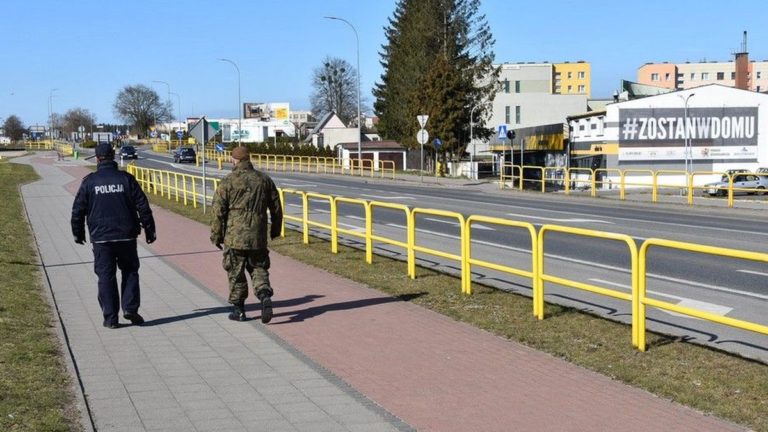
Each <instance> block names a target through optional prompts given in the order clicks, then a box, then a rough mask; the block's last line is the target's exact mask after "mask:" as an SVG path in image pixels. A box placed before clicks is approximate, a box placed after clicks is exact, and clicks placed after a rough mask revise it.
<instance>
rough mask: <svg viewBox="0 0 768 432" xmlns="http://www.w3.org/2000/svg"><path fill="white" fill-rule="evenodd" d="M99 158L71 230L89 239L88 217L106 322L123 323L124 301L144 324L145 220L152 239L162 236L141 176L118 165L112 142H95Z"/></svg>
mask: <svg viewBox="0 0 768 432" xmlns="http://www.w3.org/2000/svg"><path fill="white" fill-rule="evenodd" d="M96 159H97V161H98V166H97V168H96V172H94V173H91V174H88V175H87V176H85V178H84V179H83V182H82V183H81V184H80V189H79V190H78V191H77V195H76V196H75V201H74V203H73V204H72V219H71V223H72V235H73V236H74V237H75V243H77V244H85V227H84V225H85V222H87V223H88V231H89V233H90V238H91V243H93V267H94V272H95V273H96V275H97V276H98V279H99V281H98V287H99V295H98V299H99V305H101V310H102V313H103V315H104V323H103V325H104V327H107V328H110V329H116V328H118V327H119V324H118V313H119V312H120V304H121V303H122V308H123V318H125V319H127V320H129V321H130V322H131V323H132V324H133V325H141V324H143V323H144V318H142V316H141V315H139V306H140V302H141V296H140V291H139V257H138V254H137V252H136V237H138V235H139V234H140V233H141V227H142V226H143V227H144V233H145V235H146V241H147V244H150V243H152V242H154V241H155V240H156V238H157V237H156V235H155V220H154V218H153V217H152V210H151V209H150V208H149V202H148V201H147V196H146V195H144V192H143V191H142V190H141V187H139V184H138V182H136V179H135V178H134V177H133V176H132V175H130V174H128V173H126V172H124V171H120V170H119V169H117V163H116V162H115V150H114V149H113V148H112V145H110V144H109V143H101V144H99V145H98V146H96ZM117 268H119V269H120V275H121V277H122V283H121V285H120V292H119V293H118V291H117V278H116V277H115V272H116V269H117ZM121 293H122V299H121ZM121 300H122V302H121Z"/></svg>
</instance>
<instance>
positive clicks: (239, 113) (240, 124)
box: [219, 58, 243, 146]
mask: <svg viewBox="0 0 768 432" xmlns="http://www.w3.org/2000/svg"><path fill="white" fill-rule="evenodd" d="M219 61H223V62H227V63H229V64H231V65H232V66H234V67H235V70H237V145H238V146H242V145H243V122H242V120H241V118H242V110H243V102H242V100H241V99H240V68H239V67H237V63H235V62H233V61H232V60H230V59H225V58H220V59H219Z"/></svg>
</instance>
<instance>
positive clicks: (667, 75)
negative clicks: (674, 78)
mask: <svg viewBox="0 0 768 432" xmlns="http://www.w3.org/2000/svg"><path fill="white" fill-rule="evenodd" d="M669 78H670V76H669V73H665V74H664V81H669Z"/></svg>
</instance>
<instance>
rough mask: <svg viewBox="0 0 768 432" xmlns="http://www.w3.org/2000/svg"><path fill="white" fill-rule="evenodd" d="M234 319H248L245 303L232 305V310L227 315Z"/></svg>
mask: <svg viewBox="0 0 768 432" xmlns="http://www.w3.org/2000/svg"><path fill="white" fill-rule="evenodd" d="M227 318H229V319H230V320H232V321H241V322H242V321H246V320H247V319H248V318H247V317H246V316H245V305H244V304H243V303H241V304H236V305H233V306H232V312H230V313H229V316H228V317H227Z"/></svg>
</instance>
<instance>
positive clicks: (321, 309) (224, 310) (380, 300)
mask: <svg viewBox="0 0 768 432" xmlns="http://www.w3.org/2000/svg"><path fill="white" fill-rule="evenodd" d="M426 294H427V293H425V292H420V293H414V294H403V295H400V296H397V297H377V298H371V299H361V300H354V301H348V302H341V303H332V304H326V305H322V306H316V307H309V308H307V309H303V310H300V311H295V312H284V313H276V314H274V316H275V317H281V316H282V317H286V316H287V317H290V318H288V321H285V322H283V323H274V322H273V324H286V323H290V322H300V321H304V320H306V319H309V318H313V317H316V316H318V315H320V314H324V313H326V312H333V311H340V310H348V309H356V308H361V307H367V306H375V305H379V304H386V303H392V302H397V301H411V300H412V299H415V298H418V297H421V296H423V295H426ZM322 297H324V296H321V295H315V294H309V295H305V296H303V297H297V298H293V299H286V300H273V301H272V307H273V308H274V309H276V310H278V311H279V310H280V309H282V308H290V307H294V306H299V305H303V304H307V303H310V302H313V301H315V300H316V299H319V298H322ZM245 310H246V312H251V313H252V312H258V311H261V305H260V304H259V303H251V304H247V305H246V306H245ZM231 311H232V306H231V305H227V306H216V307H211V308H204V309H195V310H194V311H192V312H190V313H187V314H183V315H175V316H169V317H164V318H156V319H153V320H148V321H145V322H144V324H143V325H142V326H144V327H152V326H157V325H163V324H168V323H172V322H177V321H184V320H188V319H194V318H199V317H203V316H208V315H215V314H228V313H229V312H231ZM257 318H260V316H253V314H251V316H249V317H248V321H250V320H252V319H257Z"/></svg>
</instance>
